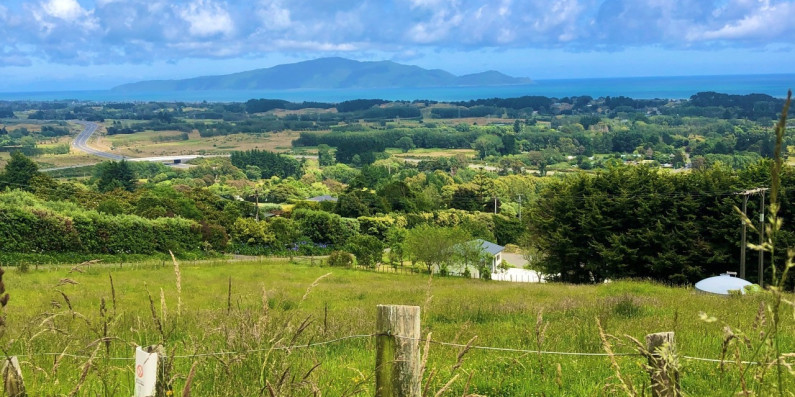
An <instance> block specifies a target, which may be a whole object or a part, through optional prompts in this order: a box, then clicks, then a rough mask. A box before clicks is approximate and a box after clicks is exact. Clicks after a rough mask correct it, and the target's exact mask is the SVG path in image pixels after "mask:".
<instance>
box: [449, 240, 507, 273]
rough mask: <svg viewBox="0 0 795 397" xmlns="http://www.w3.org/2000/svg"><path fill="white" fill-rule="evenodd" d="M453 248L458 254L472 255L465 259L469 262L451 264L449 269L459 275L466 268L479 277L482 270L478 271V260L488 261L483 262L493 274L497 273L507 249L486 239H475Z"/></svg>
mask: <svg viewBox="0 0 795 397" xmlns="http://www.w3.org/2000/svg"><path fill="white" fill-rule="evenodd" d="M453 249H454V250H456V251H457V254H458V255H463V256H465V257H466V256H471V257H470V259H467V260H465V262H468V263H459V264H457V265H451V266H450V269H449V270H450V271H451V272H452V273H453V274H459V275H460V274H464V272H465V270H469V273H470V274H471V275H472V277H475V278H479V277H480V272H479V271H478V266H477V262H480V263H483V261H484V260H485V261H487V262H486V263H483V264H485V265H487V266H488V267H489V271H490V273H491V274H494V273H496V272H497V267H498V266H499V265H500V263H502V251H503V250H505V247H503V246H501V245H497V244H494V243H492V242H489V241H486V240H482V239H475V240H471V241H468V242H466V243H463V244H460V245H458V246H456V247H454V248H453ZM465 252H468V254H465Z"/></svg>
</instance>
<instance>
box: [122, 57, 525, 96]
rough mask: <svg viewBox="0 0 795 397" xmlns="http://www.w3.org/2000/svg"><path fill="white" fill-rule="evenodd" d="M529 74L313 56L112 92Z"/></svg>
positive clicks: (490, 80) (379, 84)
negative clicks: (468, 71) (466, 71)
mask: <svg viewBox="0 0 795 397" xmlns="http://www.w3.org/2000/svg"><path fill="white" fill-rule="evenodd" d="M531 82H532V80H530V79H528V78H519V77H511V76H508V75H506V74H503V73H500V72H498V71H494V70H489V71H485V72H480V73H472V74H467V75H463V76H456V75H454V74H452V73H450V72H447V71H444V70H441V69H424V68H421V67H419V66H415V65H404V64H400V63H396V62H392V61H364V62H362V61H355V60H351V59H346V58H340V57H331V58H318V59H313V60H309V61H302V62H296V63H290V64H281V65H276V66H273V67H270V68H262V69H254V70H248V71H243V72H237V73H231V74H225V75H213V76H199V77H193V78H187V79H177V80H145V81H139V82H135V83H128V84H122V85H119V86H116V87H113V88H112V90H113V91H122V92H141V91H201V90H257V89H264V90H290V89H345V88H358V89H361V88H420V87H460V86H495V85H519V84H529V83H531Z"/></svg>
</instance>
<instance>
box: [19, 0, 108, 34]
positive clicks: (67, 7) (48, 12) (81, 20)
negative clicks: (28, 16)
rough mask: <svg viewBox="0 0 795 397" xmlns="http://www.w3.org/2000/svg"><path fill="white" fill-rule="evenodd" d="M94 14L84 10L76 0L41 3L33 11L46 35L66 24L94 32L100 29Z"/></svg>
mask: <svg viewBox="0 0 795 397" xmlns="http://www.w3.org/2000/svg"><path fill="white" fill-rule="evenodd" d="M93 14H94V12H93V10H92V11H88V10H86V9H84V8H83V7H81V6H80V3H78V2H77V1H76V0H48V1H44V2H41V3H40V4H39V7H38V8H35V9H34V10H33V17H34V19H35V20H36V21H37V22H39V23H40V24H41V27H42V28H43V30H44V31H45V32H46V33H50V32H51V31H52V30H54V29H55V28H56V27H58V26H59V25H62V24H63V23H64V22H65V23H66V24H67V25H75V26H79V27H81V28H83V29H85V30H94V29H96V28H97V27H98V22H97V20H96V18H94V15H93Z"/></svg>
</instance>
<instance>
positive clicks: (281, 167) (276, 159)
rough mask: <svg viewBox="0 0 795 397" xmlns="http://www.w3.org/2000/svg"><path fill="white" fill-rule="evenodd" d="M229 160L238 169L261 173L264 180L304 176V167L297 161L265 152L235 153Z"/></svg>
mask: <svg viewBox="0 0 795 397" xmlns="http://www.w3.org/2000/svg"><path fill="white" fill-rule="evenodd" d="M229 160H230V161H231V162H232V165H234V166H235V167H237V168H240V169H244V170H254V172H255V173H256V172H257V171H259V173H260V178H263V179H268V178H270V177H273V176H276V177H279V178H287V177H296V178H300V177H301V175H303V167H302V166H301V163H299V162H298V161H297V160H296V159H294V158H292V157H290V156H284V155H281V154H278V153H273V152H269V151H265V150H259V149H253V150H247V151H234V152H232V153H231V155H230V157H229Z"/></svg>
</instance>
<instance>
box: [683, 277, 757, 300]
mask: <svg viewBox="0 0 795 397" xmlns="http://www.w3.org/2000/svg"><path fill="white" fill-rule="evenodd" d="M747 285H752V284H751V283H750V282H748V281H746V280H743V279H741V278H739V277H734V276H732V275H731V274H728V273H723V274H721V275H720V276H715V277H709V278H705V279H703V280H701V281H699V282H697V283H696V289H697V290H699V291H702V292H709V293H711V294H719V295H729V291H740V293H741V294H744V293H745V287H746V286H747Z"/></svg>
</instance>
